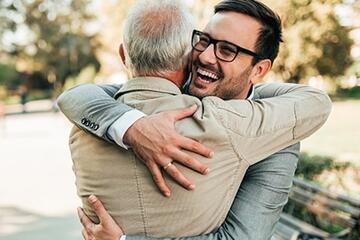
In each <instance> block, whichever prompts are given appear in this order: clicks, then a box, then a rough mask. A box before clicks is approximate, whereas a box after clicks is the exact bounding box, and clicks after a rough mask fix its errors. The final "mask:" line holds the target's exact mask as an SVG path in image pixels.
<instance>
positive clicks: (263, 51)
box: [215, 0, 282, 65]
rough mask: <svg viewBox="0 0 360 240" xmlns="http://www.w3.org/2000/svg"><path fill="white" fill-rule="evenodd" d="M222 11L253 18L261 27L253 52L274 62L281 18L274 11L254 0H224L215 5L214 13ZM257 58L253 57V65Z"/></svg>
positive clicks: (280, 38) (277, 50) (280, 39)
mask: <svg viewBox="0 0 360 240" xmlns="http://www.w3.org/2000/svg"><path fill="white" fill-rule="evenodd" d="M222 11H232V12H238V13H241V14H244V15H248V16H250V17H253V18H255V19H256V20H257V21H259V22H260V23H261V25H262V29H261V31H260V33H259V36H258V38H257V40H256V44H255V52H256V53H257V54H258V55H259V56H260V59H270V60H271V62H274V60H275V58H276V57H277V55H278V53H279V45H280V42H282V36H281V35H282V33H281V31H282V30H281V19H280V17H279V15H277V14H276V13H275V12H274V11H272V10H271V9H270V8H269V7H267V6H266V5H264V4H263V3H261V2H258V1H256V0H224V1H221V2H220V3H218V4H217V5H216V6H215V13H217V12H222ZM260 59H259V58H254V60H253V65H254V64H256V63H257V62H258V61H259V60H260Z"/></svg>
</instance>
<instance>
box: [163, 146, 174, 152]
mask: <svg viewBox="0 0 360 240" xmlns="http://www.w3.org/2000/svg"><path fill="white" fill-rule="evenodd" d="M173 152H174V150H173V148H172V147H171V146H170V145H169V144H167V145H165V146H164V147H163V153H164V154H165V155H171V154H173Z"/></svg>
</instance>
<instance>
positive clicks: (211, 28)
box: [204, 12, 261, 50]
mask: <svg viewBox="0 0 360 240" xmlns="http://www.w3.org/2000/svg"><path fill="white" fill-rule="evenodd" d="M260 29H261V24H260V23H259V22H258V21H257V20H255V19H254V18H252V17H250V16H247V15H244V14H241V13H237V12H218V13H216V14H215V15H214V16H212V17H211V19H210V22H209V23H208V24H207V25H206V27H205V29H204V32H206V33H208V34H210V36H211V37H213V38H215V39H217V40H226V41H229V42H232V43H235V44H237V45H239V46H241V47H244V48H248V49H250V50H254V49H255V43H256V40H257V37H258V33H259V31H260Z"/></svg>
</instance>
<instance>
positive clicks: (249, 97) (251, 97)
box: [246, 84, 255, 100]
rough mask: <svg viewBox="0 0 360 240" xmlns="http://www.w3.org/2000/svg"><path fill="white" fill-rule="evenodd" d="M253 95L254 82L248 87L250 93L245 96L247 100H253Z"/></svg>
mask: <svg viewBox="0 0 360 240" xmlns="http://www.w3.org/2000/svg"><path fill="white" fill-rule="evenodd" d="M254 96H255V87H254V84H253V85H252V86H251V89H250V94H249V96H248V97H247V98H246V99H247V100H253V99H254Z"/></svg>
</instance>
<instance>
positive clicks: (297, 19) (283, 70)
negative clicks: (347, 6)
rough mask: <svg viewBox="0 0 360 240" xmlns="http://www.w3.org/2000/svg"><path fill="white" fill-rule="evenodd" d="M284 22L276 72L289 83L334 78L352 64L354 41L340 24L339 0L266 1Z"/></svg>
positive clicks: (275, 67)
mask: <svg viewBox="0 0 360 240" xmlns="http://www.w3.org/2000/svg"><path fill="white" fill-rule="evenodd" d="M264 2H266V3H267V4H268V5H269V6H272V7H275V8H276V10H277V12H279V13H280V15H281V17H282V21H283V27H284V31H283V38H284V44H282V47H281V51H280V54H279V58H278V59H277V61H276V63H275V66H274V72H275V73H276V74H277V75H279V76H280V77H281V79H283V80H285V81H288V82H296V83H297V82H300V81H303V80H307V79H308V78H309V77H311V76H318V75H321V76H323V77H326V78H330V79H335V78H336V77H338V76H341V75H343V74H344V73H345V71H346V69H347V68H348V67H349V66H350V65H351V64H352V62H353V60H352V58H351V55H350V50H351V46H352V45H353V41H352V40H351V39H350V37H349V33H348V31H347V29H346V28H345V27H343V26H341V25H340V23H339V19H338V18H337V16H336V15H335V6H336V5H337V4H340V3H341V1H340V0H330V1H325V0H290V1H275V0H266V1H264Z"/></svg>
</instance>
